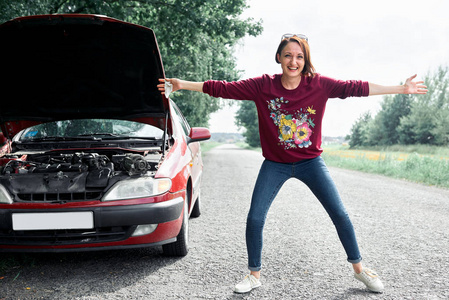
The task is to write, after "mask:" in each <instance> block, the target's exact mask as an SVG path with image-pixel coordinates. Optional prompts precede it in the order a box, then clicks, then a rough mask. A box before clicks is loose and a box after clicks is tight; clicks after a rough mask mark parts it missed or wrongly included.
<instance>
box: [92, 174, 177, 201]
mask: <svg viewBox="0 0 449 300" xmlns="http://www.w3.org/2000/svg"><path fill="white" fill-rule="evenodd" d="M170 188H171V180H170V179H169V178H149V177H140V178H137V179H130V180H122V181H119V182H117V183H116V184H115V185H114V186H113V187H112V188H111V189H110V190H109V191H108V192H107V193H106V194H105V195H104V196H103V198H102V199H101V200H102V201H114V200H124V199H133V198H145V197H151V196H156V195H160V194H163V193H165V192H168V191H169V190H170Z"/></svg>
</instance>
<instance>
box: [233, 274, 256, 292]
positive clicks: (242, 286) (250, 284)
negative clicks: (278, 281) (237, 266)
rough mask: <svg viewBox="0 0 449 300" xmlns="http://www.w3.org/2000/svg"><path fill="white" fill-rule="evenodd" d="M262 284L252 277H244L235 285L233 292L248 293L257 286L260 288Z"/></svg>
mask: <svg viewBox="0 0 449 300" xmlns="http://www.w3.org/2000/svg"><path fill="white" fill-rule="evenodd" d="M261 285H262V283H260V280H259V279H257V278H256V277H254V276H253V275H251V274H250V275H246V276H245V278H243V280H242V281H240V282H239V283H237V285H236V286H235V288H234V292H236V293H248V292H249V291H251V290H252V289H255V288H257V287H259V286H261Z"/></svg>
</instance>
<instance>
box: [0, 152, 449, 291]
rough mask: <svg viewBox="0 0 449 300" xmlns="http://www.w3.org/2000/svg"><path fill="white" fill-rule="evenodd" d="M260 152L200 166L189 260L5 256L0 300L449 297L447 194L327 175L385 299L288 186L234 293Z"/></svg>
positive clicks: (214, 156) (156, 252) (316, 207)
mask: <svg viewBox="0 0 449 300" xmlns="http://www.w3.org/2000/svg"><path fill="white" fill-rule="evenodd" d="M262 160H263V158H262V156H261V154H260V153H257V152H253V151H248V150H242V149H239V148H236V147H235V146H232V145H225V146H221V147H219V148H215V149H213V150H211V151H210V152H208V153H207V154H206V155H205V157H204V161H205V169H204V178H203V184H202V194H201V200H202V215H201V216H200V217H199V218H198V219H192V220H191V223H190V252H189V254H188V255H187V256H186V257H184V258H167V257H164V256H162V254H161V249H157V248H156V249H138V250H125V251H105V252H94V253H71V254H33V255H30V254H27V255H18V254H1V256H0V257H1V258H0V259H11V258H14V259H15V260H17V261H18V262H19V265H18V266H16V267H14V268H10V269H9V270H8V271H7V272H6V273H5V274H0V299H449V280H448V279H447V278H448V275H447V274H448V270H449V190H445V189H438V188H433V187H427V186H424V185H419V184H414V183H410V182H406V181H402V180H393V179H389V178H386V177H382V176H376V175H367V174H364V173H359V172H354V171H346V170H341V169H334V168H331V169H330V171H331V175H332V176H333V178H334V180H335V182H336V184H337V186H338V188H339V190H340V193H341V195H342V198H343V201H344V202H345V205H346V208H347V210H348V211H349V214H350V215H351V219H352V221H353V223H354V227H355V230H356V234H357V237H358V242H359V245H360V249H361V252H362V256H363V258H364V264H365V265H366V266H368V267H370V268H373V269H375V270H377V272H378V273H379V274H380V275H381V278H382V279H383V281H384V284H385V291H384V293H382V294H374V293H370V292H368V291H367V290H366V289H365V288H364V286H363V285H362V284H361V283H360V282H358V281H356V280H355V279H354V278H353V276H352V271H351V266H350V264H349V263H347V262H346V256H345V253H344V251H343V247H342V246H341V244H340V242H339V241H338V238H337V234H336V232H335V229H334V227H333V225H332V222H331V221H330V219H329V217H328V216H327V214H326V213H325V211H324V209H323V208H322V207H321V206H320V204H319V203H318V201H317V200H316V199H315V198H314V196H313V195H312V194H311V192H309V191H308V189H307V188H306V187H305V186H304V185H303V184H302V183H300V182H299V181H296V180H294V179H292V180H289V181H288V182H287V183H286V184H285V185H284V187H283V188H282V189H281V191H280V193H279V195H278V197H277V198H276V200H275V202H274V203H273V206H272V207H271V210H270V212H269V214H268V219H267V224H266V227H265V235H264V239H265V244H264V252H263V268H264V269H263V274H262V276H263V277H262V286H261V287H260V288H258V289H256V290H254V291H252V292H251V293H249V294H246V295H237V294H234V293H233V292H232V289H233V286H234V284H235V283H237V282H238V281H240V280H241V279H242V278H243V276H244V275H245V274H246V273H247V268H246V247H245V241H244V230H245V221H246V214H247V211H248V208H249V202H250V197H251V193H252V188H253V186H254V181H255V179H256V176H257V173H258V169H259V166H260V164H261V162H262Z"/></svg>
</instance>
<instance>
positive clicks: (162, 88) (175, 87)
mask: <svg viewBox="0 0 449 300" xmlns="http://www.w3.org/2000/svg"><path fill="white" fill-rule="evenodd" d="M159 82H160V84H158V85H157V89H158V90H159V91H160V92H161V94H162V95H165V85H166V83H169V84H171V91H170V92H171V93H173V92H175V91H177V90H180V89H181V87H180V80H179V79H176V78H171V79H170V78H165V79H164V78H159ZM167 94H169V93H167Z"/></svg>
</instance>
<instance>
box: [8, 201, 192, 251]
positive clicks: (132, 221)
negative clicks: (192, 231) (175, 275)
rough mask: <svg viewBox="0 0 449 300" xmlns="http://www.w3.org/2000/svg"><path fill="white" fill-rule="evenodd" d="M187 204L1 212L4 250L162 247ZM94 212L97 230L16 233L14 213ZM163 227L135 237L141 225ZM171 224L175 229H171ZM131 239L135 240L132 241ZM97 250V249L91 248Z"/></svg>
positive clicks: (171, 203) (169, 238)
mask: <svg viewBox="0 0 449 300" xmlns="http://www.w3.org/2000/svg"><path fill="white" fill-rule="evenodd" d="M183 205H184V199H183V198H182V197H178V198H175V199H172V200H168V201H163V202H158V203H147V204H136V205H122V206H100V207H77V208H70V209H68V208H65V209H1V210H0V251H8V252H9V251H21V252H25V251H26V250H27V249H28V250H31V249H33V250H32V251H38V250H42V251H46V250H48V249H53V250H59V251H70V248H71V249H72V251H74V250H73V249H76V250H75V251H77V250H78V251H79V250H89V249H81V248H99V249H115V248H120V247H124V246H128V247H132V246H134V247H135V246H136V245H138V244H142V245H141V246H145V245H146V246H151V245H159V244H163V243H164V241H165V242H170V241H173V238H174V237H175V236H176V232H177V231H179V230H178V229H177V228H171V227H174V226H175V227H176V226H180V225H178V223H180V222H178V220H179V219H180V216H181V213H182V210H183ZM85 211H89V212H93V223H94V226H93V227H94V228H92V229H61V230H19V231H15V230H13V218H12V215H13V214H19V213H59V212H85ZM143 224H160V226H158V229H156V231H155V232H154V233H152V234H149V236H152V238H150V239H148V237H146V236H142V237H132V234H133V232H134V230H135V229H136V227H137V225H143ZM170 224H171V225H172V226H170ZM130 240H131V241H130ZM90 250H94V249H90Z"/></svg>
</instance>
